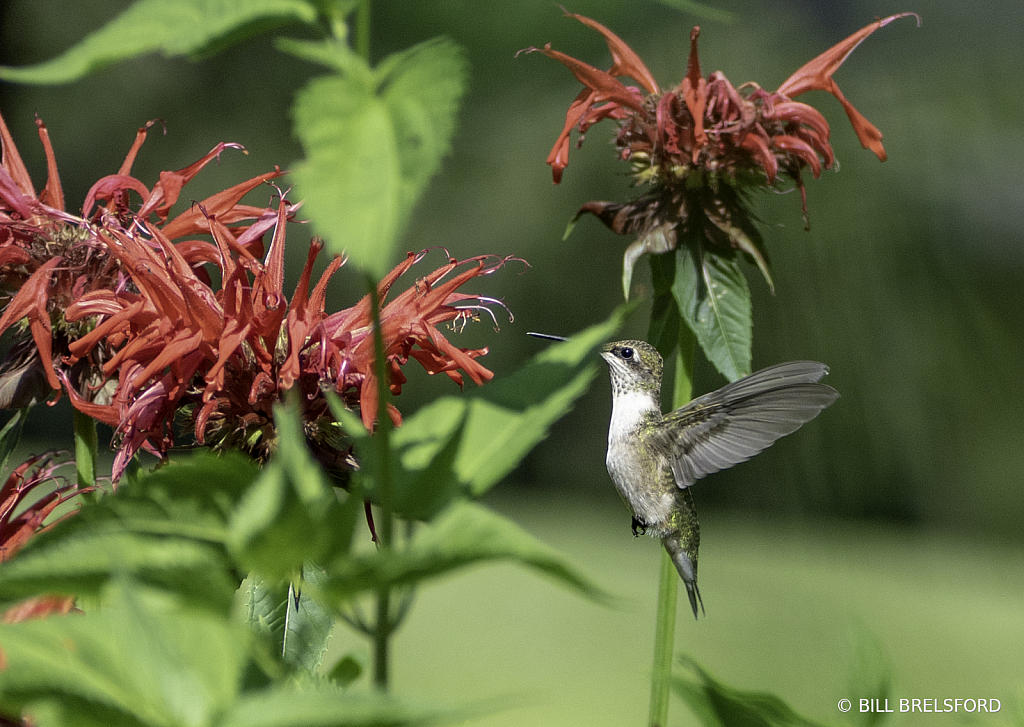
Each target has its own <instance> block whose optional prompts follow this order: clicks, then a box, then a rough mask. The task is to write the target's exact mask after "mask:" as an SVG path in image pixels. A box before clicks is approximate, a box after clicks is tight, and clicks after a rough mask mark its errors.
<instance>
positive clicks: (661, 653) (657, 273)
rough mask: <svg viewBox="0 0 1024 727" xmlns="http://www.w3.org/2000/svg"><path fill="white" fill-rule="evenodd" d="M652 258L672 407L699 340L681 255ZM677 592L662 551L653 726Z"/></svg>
mask: <svg viewBox="0 0 1024 727" xmlns="http://www.w3.org/2000/svg"><path fill="white" fill-rule="evenodd" d="M649 259H650V262H651V282H652V283H653V284H654V305H653V306H652V309H651V325H650V329H649V331H648V334H647V338H648V340H649V341H650V342H651V343H652V344H653V345H654V346H655V347H657V349H658V351H659V352H660V353H661V355H662V356H663V357H664V358H665V360H666V362H668V361H670V360H674V362H675V375H674V376H673V377H672V379H671V380H666V381H663V382H662V389H663V393H664V395H665V398H667V399H668V401H669V406H670V408H672V409H677V408H679V407H681V406H683V405H684V404H686V403H687V402H688V401H690V397H691V396H692V393H693V356H694V350H695V348H696V339H695V338H694V336H693V333H692V332H691V331H690V329H689V327H688V326H687V325H686V323H684V322H683V319H682V317H681V316H680V315H679V307H678V304H677V303H676V300H675V296H674V295H673V293H672V287H673V285H674V283H675V277H676V256H675V255H671V254H669V255H651V256H650V258H649ZM678 595H679V575H678V573H677V572H676V567H675V565H673V563H672V558H671V557H670V556H669V554H668V553H667V552H666V551H664V550H663V551H662V553H661V570H660V577H659V584H658V612H657V615H656V617H655V627H654V664H653V667H652V669H651V705H650V713H649V724H650V725H651V727H665V725H667V724H668V703H669V696H670V695H671V686H672V652H673V647H674V646H675V636H676V602H677V598H678Z"/></svg>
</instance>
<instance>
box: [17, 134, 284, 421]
mask: <svg viewBox="0 0 1024 727" xmlns="http://www.w3.org/2000/svg"><path fill="white" fill-rule="evenodd" d="M152 125H153V122H150V123H149V124H147V125H146V126H144V127H143V128H141V129H139V131H138V134H137V135H136V138H135V143H134V144H133V145H132V147H131V150H130V151H129V152H128V155H127V157H126V158H125V160H124V163H123V164H122V165H121V167H120V169H118V171H117V173H116V174H111V175H108V176H106V177H104V178H102V179H100V180H99V181H98V182H96V184H94V185H93V186H92V188H91V189H90V190H89V193H88V194H87V195H86V200H85V205H84V207H83V212H82V216H81V217H77V216H74V215H71V214H68V213H67V212H66V211H65V205H64V194H63V191H62V188H61V183H60V176H59V174H58V171H57V163H56V159H55V157H54V153H53V147H52V145H51V144H50V139H49V134H48V132H47V130H46V126H45V125H44V124H43V123H42V122H41V121H39V120H37V121H36V126H37V127H38V129H39V136H40V139H41V140H42V143H43V149H44V151H45V153H46V160H47V172H48V178H47V181H46V186H45V187H44V188H43V190H42V192H40V193H39V194H38V195H37V194H36V192H35V190H34V188H33V186H32V180H31V178H30V177H29V174H28V170H27V169H26V168H25V165H24V163H23V162H22V160H21V156H20V155H19V154H18V150H17V148H16V147H15V145H14V140H13V139H12V138H11V135H10V132H9V131H8V129H7V125H6V124H5V123H4V121H3V118H2V117H0V142H2V150H3V160H2V165H0V289H2V290H3V291H6V292H7V295H8V296H9V299H8V300H7V301H6V302H5V303H4V304H3V306H2V310H3V315H2V316H0V333H3V332H4V331H6V330H7V329H8V328H10V327H11V326H13V325H14V324H16V323H18V322H19V321H21V320H27V321H28V331H29V332H30V334H31V340H32V343H34V346H32V345H29V342H28V340H27V338H26V337H25V336H24V335H22V336H19V339H18V341H17V342H16V343H15V345H14V347H13V348H12V350H11V352H10V353H9V354H8V356H7V358H6V359H5V361H4V362H3V364H0V406H4V407H17V406H27V405H29V404H32V403H35V402H37V401H40V400H42V399H45V398H46V396H47V391H49V390H56V391H58V392H59V391H60V388H61V384H60V378H61V376H60V375H61V374H63V376H64V378H65V379H70V380H71V381H72V382H73V385H74V388H75V389H77V390H78V391H79V392H80V393H82V395H83V396H86V397H87V398H89V399H94V398H100V399H103V398H105V397H106V396H108V395H109V392H103V391H101V390H100V389H99V388H98V384H99V381H100V379H101V377H99V376H98V374H97V372H98V369H99V367H100V366H101V365H102V364H103V363H105V362H106V361H107V360H108V359H109V357H110V356H111V355H112V352H111V349H110V347H109V346H106V345H104V346H102V347H100V348H99V349H98V350H97V351H96V352H95V354H94V356H93V358H92V359H91V360H90V361H88V362H86V364H88V365H79V366H77V367H74V368H72V367H70V366H69V365H68V364H67V362H66V360H65V355H66V354H67V352H68V345H69V342H70V341H71V340H74V339H76V338H78V337H79V336H80V335H82V334H83V333H84V332H85V330H86V329H85V328H83V327H82V326H80V325H74V324H73V323H72V322H70V321H68V320H67V319H66V317H65V316H64V311H65V310H66V309H67V308H68V306H69V305H71V303H72V302H73V301H75V300H78V299H79V298H81V297H82V296H84V295H85V294H87V293H89V292H91V291H97V290H108V289H115V288H117V287H119V286H121V287H123V286H126V285H132V283H131V282H129V275H128V273H127V272H126V270H125V269H124V268H123V267H122V265H121V261H120V259H119V258H117V256H113V255H111V254H110V251H109V250H108V248H107V237H106V235H107V234H108V231H110V230H119V229H122V227H123V226H125V227H131V226H132V225H135V226H136V227H137V228H138V230H139V231H140V232H145V233H151V232H152V231H153V230H159V231H160V234H161V235H162V236H163V237H164V238H166V239H168V240H176V239H179V238H184V237H188V236H192V235H197V234H208V233H209V231H210V229H209V223H208V221H207V220H208V219H209V218H216V219H217V220H219V221H220V222H221V223H222V224H231V225H237V224H239V223H241V222H243V221H248V224H246V225H243V226H241V227H238V228H236V229H235V235H236V236H237V237H238V239H239V241H240V242H239V244H241V245H243V246H245V247H253V248H254V249H255V250H256V251H257V254H258V252H259V251H260V250H261V247H260V246H261V244H262V243H261V238H262V235H263V233H264V232H265V231H266V230H268V229H270V228H271V227H272V226H273V225H274V224H275V223H276V220H277V215H276V212H275V211H274V210H272V209H264V208H259V207H251V206H249V205H243V204H241V203H240V200H241V198H242V197H243V196H245V195H246V194H247V193H248V192H250V191H251V190H253V189H255V188H256V187H258V186H259V185H261V184H263V183H264V182H266V181H268V180H270V179H273V178H275V177H278V176H280V175H281V174H282V173H283V172H281V171H274V172H269V173H267V174H262V175H260V176H258V177H254V178H252V179H250V180H248V181H246V182H243V183H242V184H238V185H235V186H234V187H231V188H230V189H227V190H224V191H222V192H219V193H217V194H215V195H213V196H211V197H210V198H208V199H206V200H204V201H203V202H202V203H201V204H200V205H197V206H194V207H193V208H192V209H190V210H188V211H186V212H184V213H182V214H180V215H178V216H177V217H176V218H174V219H173V220H171V221H170V222H168V221H167V218H168V216H169V213H170V209H171V207H172V206H173V205H174V204H175V203H176V202H177V201H178V198H179V195H180V194H181V190H182V187H184V185H185V184H187V183H188V182H189V181H190V180H191V179H192V178H193V177H194V176H195V175H196V174H197V173H198V172H199V171H200V170H201V169H202V168H203V167H205V166H206V165H207V164H209V163H210V162H211V161H213V160H214V159H217V158H218V157H219V156H220V154H221V152H222V151H224V150H225V149H228V148H237V149H240V148H241V147H240V146H239V145H238V144H227V143H221V144H218V145H217V146H216V147H214V148H213V149H212V150H211V151H210V153H208V154H207V155H206V156H204V157H203V158H202V159H200V160H199V161H197V162H195V163H194V164H191V165H189V166H188V167H185V168H184V169H181V170H178V171H175V172H163V173H161V175H160V181H159V182H157V183H156V184H155V185H154V186H153V188H152V190H150V189H149V188H148V187H146V185H145V184H143V183H142V182H141V181H139V180H138V179H136V178H134V177H132V176H131V168H132V165H133V164H134V161H135V157H136V155H137V154H138V151H139V149H140V147H141V146H142V143H143V142H144V141H145V139H146V135H147V132H148V130H149V128H150V127H151V126H152ZM132 193H135V194H137V195H139V196H140V197H141V198H142V202H141V205H140V206H139V207H138V209H132V207H131V206H130V204H129V201H130V200H129V198H130V195H131V194H132ZM200 209H201V210H202V212H200ZM178 246H179V249H180V251H181V253H182V254H183V255H186V256H187V257H188V258H189V259H190V260H192V261H194V263H195V264H196V265H199V264H201V263H202V262H204V261H205V260H206V259H209V258H210V257H212V256H213V248H212V245H210V243H208V242H205V241H202V240H194V239H193V240H182V241H181V242H179V243H178Z"/></svg>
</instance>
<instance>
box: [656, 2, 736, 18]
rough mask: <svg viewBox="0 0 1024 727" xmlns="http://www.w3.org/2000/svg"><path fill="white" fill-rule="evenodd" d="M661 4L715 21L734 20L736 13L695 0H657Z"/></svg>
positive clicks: (696, 16)
mask: <svg viewBox="0 0 1024 727" xmlns="http://www.w3.org/2000/svg"><path fill="white" fill-rule="evenodd" d="M658 2H660V3H661V4H662V5H667V6H668V7H670V8H675V9H676V10H681V11H683V12H684V13H689V14H690V15H693V16H694V17H695V18H701V19H703V20H710V21H713V22H717V23H731V22H733V21H734V20H736V13H733V12H731V11H729V10H720V9H718V8H713V7H711V6H710V5H705V4H704V3H699V2H697V0H658Z"/></svg>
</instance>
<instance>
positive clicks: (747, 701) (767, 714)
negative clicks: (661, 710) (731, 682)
mask: <svg viewBox="0 0 1024 727" xmlns="http://www.w3.org/2000/svg"><path fill="white" fill-rule="evenodd" d="M679 663H680V664H681V665H683V666H684V667H687V668H688V669H689V670H690V671H692V672H693V673H694V674H695V675H696V678H689V677H684V676H676V677H674V678H673V682H672V687H673V688H674V689H675V692H676V694H678V695H679V696H680V697H682V699H683V701H684V702H686V704H687V706H689V707H690V709H691V710H693V713H694V714H695V715H696V716H697V719H698V721H699V722H700V723H701V724H702V725H704V727H823V725H822V724H821V723H819V722H815V721H813V720H810V719H807V718H806V717H803V716H801V715H799V714H797V713H796V712H795V711H794V710H793V708H792V707H790V706H789V705H788V704H786V703H785V702H784V701H783V700H782V699H780V698H779V697H777V696H775V695H774V694H769V693H767V692H752V691H746V690H743V689H736V688H734V687H730V686H728V685H726V684H723V683H722V682H720V681H718V680H717V679H715V678H714V677H713V676H711V674H709V673H708V672H707V671H706V670H705V669H704V668H703V667H701V666H700V665H699V664H698V663H697V662H695V661H694V660H693V659H690V658H689V657H687V656H680V657H679Z"/></svg>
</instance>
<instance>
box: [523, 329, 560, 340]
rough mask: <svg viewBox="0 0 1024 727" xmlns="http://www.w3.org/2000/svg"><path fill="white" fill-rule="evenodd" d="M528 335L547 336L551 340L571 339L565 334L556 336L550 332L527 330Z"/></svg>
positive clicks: (535, 336)
mask: <svg viewBox="0 0 1024 727" xmlns="http://www.w3.org/2000/svg"><path fill="white" fill-rule="evenodd" d="M526 335H527V336H533V337H534V338H545V339H547V340H549V341H568V340H569V339H568V338H566V337H565V336H555V335H552V334H550V333H535V332H532V331H527V332H526Z"/></svg>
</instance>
